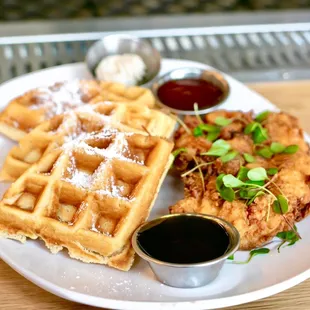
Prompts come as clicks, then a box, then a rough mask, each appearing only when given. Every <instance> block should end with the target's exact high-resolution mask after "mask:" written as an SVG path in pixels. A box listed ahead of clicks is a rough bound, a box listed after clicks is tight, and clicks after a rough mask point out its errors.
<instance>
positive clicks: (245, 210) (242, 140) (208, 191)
mask: <svg viewBox="0 0 310 310" xmlns="http://www.w3.org/2000/svg"><path fill="white" fill-rule="evenodd" d="M219 116H222V117H226V118H231V119H233V122H232V123H231V124H230V125H228V126H225V127H223V128H221V133H220V138H222V139H225V140H226V141H227V142H228V143H229V144H230V145H231V149H233V150H236V151H237V152H238V153H239V154H238V155H237V156H236V157H235V158H234V159H232V160H230V161H228V162H226V163H223V162H222V161H221V159H219V158H216V157H212V156H211V157H210V156H200V155H199V154H200V153H202V152H205V151H207V150H208V149H209V148H210V147H211V143H210V144H209V143H205V141H203V140H202V139H205V138H202V137H199V138H195V137H193V136H192V135H189V134H188V133H186V132H183V133H182V132H181V135H179V138H180V137H181V136H182V138H180V140H179V141H182V146H183V147H190V149H191V151H193V152H194V154H195V156H196V158H197V161H198V162H199V163H201V162H208V163H209V164H208V166H206V167H203V168H202V171H203V176H204V183H205V188H204V189H203V188H202V181H201V176H200V174H199V173H198V172H194V173H191V174H189V175H187V176H186V177H185V178H183V182H184V192H185V198H184V199H183V200H181V201H179V202H177V203H176V204H175V205H174V206H172V207H170V212H171V213H175V212H178V213H179V212H182V213H187V212H196V213H205V214H211V215H215V216H219V217H221V218H223V219H225V220H227V221H229V222H231V223H232V224H233V225H234V226H235V227H236V228H237V229H238V231H239V233H240V236H241V247H240V248H241V249H244V250H249V249H253V248H255V247H260V246H263V245H264V244H265V243H266V242H268V241H269V240H271V239H272V238H273V237H275V236H276V234H277V233H278V232H281V231H286V230H291V229H292V227H293V225H294V223H295V222H296V221H300V220H302V219H303V218H304V217H305V216H307V215H308V214H310V151H309V146H308V144H307V143H306V142H305V141H304V137H303V132H302V130H301V129H300V127H299V123H298V121H297V119H296V118H295V117H293V116H290V115H288V114H286V113H270V114H269V115H268V117H267V119H266V120H264V121H263V122H262V125H263V127H264V128H266V129H267V132H268V136H269V139H268V140H266V141H265V142H263V143H262V144H265V145H266V146H269V145H270V144H271V143H272V142H279V143H282V144H283V145H285V146H288V145H293V144H297V145H298V146H299V149H298V151H297V152H296V153H295V154H284V153H282V154H274V155H273V156H272V158H270V159H269V158H264V157H261V156H258V155H256V154H255V149H256V147H257V146H255V145H254V143H253V140H252V136H251V135H245V134H244V128H245V126H246V125H247V124H249V123H251V122H253V121H254V119H253V116H252V114H251V113H242V112H227V111H216V112H212V113H209V114H208V115H207V116H206V118H205V120H206V122H207V123H209V124H214V122H215V119H216V118H217V117H219ZM186 121H187V122H189V123H190V127H191V128H195V126H197V125H198V124H199V121H198V122H197V118H196V121H194V120H193V119H192V117H189V118H187V120H186ZM189 137H191V138H189ZM179 141H178V140H176V143H179ZM244 153H248V154H251V155H253V156H254V157H255V162H253V163H246V162H245V160H244V157H243V154H244ZM182 156H184V155H182ZM183 159H184V163H183V164H184V167H185V166H186V160H187V164H188V165H187V166H186V168H188V167H192V166H191V165H193V163H192V160H193V159H192V158H191V157H190V156H189V157H184V158H183ZM210 162H212V163H210ZM194 165H196V164H195V163H194ZM240 166H246V167H247V168H249V169H251V168H254V167H263V168H265V169H268V168H277V169H278V173H277V174H276V175H275V176H274V177H272V182H269V184H268V189H269V190H270V191H271V192H272V193H273V195H275V196H276V195H279V194H281V195H284V196H285V197H286V198H287V200H288V205H289V208H288V212H287V213H285V214H284V215H281V214H277V213H275V212H274V211H273V208H272V204H273V201H274V200H275V197H274V196H273V195H271V194H268V193H265V194H264V195H262V196H258V197H256V198H255V199H254V201H253V202H252V203H251V204H250V205H247V204H246V200H242V199H240V198H237V199H235V200H234V201H232V202H228V201H225V200H223V199H222V198H221V196H220V194H219V193H218V191H217V189H216V185H215V181H216V177H217V176H218V175H219V174H221V173H225V174H232V175H235V176H236V175H237V173H238V171H239V169H240Z"/></svg>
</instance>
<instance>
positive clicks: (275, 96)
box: [0, 81, 310, 310]
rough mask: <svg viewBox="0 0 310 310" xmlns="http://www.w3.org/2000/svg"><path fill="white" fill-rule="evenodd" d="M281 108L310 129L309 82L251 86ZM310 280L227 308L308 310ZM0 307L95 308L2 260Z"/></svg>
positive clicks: (309, 130) (0, 268) (309, 306)
mask: <svg viewBox="0 0 310 310" xmlns="http://www.w3.org/2000/svg"><path fill="white" fill-rule="evenodd" d="M249 86H250V87H251V88H252V89H254V90H256V91H257V92H259V93H261V94H262V95H263V96H265V97H266V98H268V99H269V100H270V101H271V102H273V103H274V104H276V105H277V106H278V107H279V108H281V109H282V110H284V111H287V112H289V113H291V114H293V115H295V116H297V117H298V118H299V119H300V122H301V124H302V126H303V128H304V129H305V130H306V131H308V132H310V122H309V120H308V117H309V116H310V108H309V107H308V105H309V104H310V81H296V82H281V83H268V84H267V83H259V84H251V85H249ZM309 291H310V279H309V280H308V281H305V282H304V283H302V284H300V285H298V286H296V287H294V288H291V289H289V290H287V291H285V292H282V293H280V294H277V295H275V296H272V297H269V298H266V299H263V300H260V301H257V302H253V303H249V304H246V305H241V306H235V307H230V308H227V309H226V310H254V309H260V310H265V309H266V310H269V309H277V310H291V309H294V310H308V309H309V308H310V294H309ZM0 309H5V310H10V309H14V310H15V309H19V310H22V309H27V310H30V309H51V310H53V309H63V310H69V309H72V310H82V309H83V310H85V309H89V310H95V309H96V308H93V307H87V306H83V305H79V304H75V303H73V302H69V301H66V300H64V299H61V298H59V297H56V296H54V295H52V294H50V293H48V292H46V291H44V290H42V289H41V288H39V287H37V286H35V285H34V284H32V283H31V282H29V281H28V280H26V279H24V278H23V277H22V276H20V275H19V274H17V273H16V272H15V271H14V270H13V269H11V268H10V267H9V266H7V265H6V264H5V263H4V262H3V261H1V260H0Z"/></svg>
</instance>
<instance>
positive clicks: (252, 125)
mask: <svg viewBox="0 0 310 310" xmlns="http://www.w3.org/2000/svg"><path fill="white" fill-rule="evenodd" d="M257 126H259V123H257V122H252V123H250V124H248V125H247V126H246V127H245V129H244V133H245V134H246V135H248V134H250V133H252V132H253V131H254V130H255V129H256V128H257Z"/></svg>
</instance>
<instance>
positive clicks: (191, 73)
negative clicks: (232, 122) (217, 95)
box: [152, 67, 230, 115]
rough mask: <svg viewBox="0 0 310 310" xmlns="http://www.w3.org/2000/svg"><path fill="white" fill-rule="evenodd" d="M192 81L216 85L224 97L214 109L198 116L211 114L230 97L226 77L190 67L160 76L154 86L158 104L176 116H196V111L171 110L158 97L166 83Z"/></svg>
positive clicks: (153, 89)
mask: <svg viewBox="0 0 310 310" xmlns="http://www.w3.org/2000/svg"><path fill="white" fill-rule="evenodd" d="M188 78H189V79H190V78H196V79H203V80H206V81H209V82H211V83H213V84H214V85H216V86H218V87H219V88H220V89H221V90H222V91H223V96H222V98H221V99H220V100H219V102H218V103H217V104H216V105H214V106H213V107H210V108H207V109H203V110H199V111H198V114H206V113H208V112H211V111H213V110H215V109H217V108H218V106H219V105H221V104H223V103H224V102H225V101H226V99H227V97H228V96H229V92H230V91H229V84H228V82H227V81H226V79H225V78H224V76H223V75H222V74H221V73H220V72H217V71H211V70H205V69H200V68H193V67H188V68H180V69H175V70H172V71H170V72H168V73H166V74H164V75H163V76H160V77H159V78H157V79H156V80H155V82H154V83H153V85H152V91H153V94H154V96H155V98H156V99H157V103H158V104H159V105H160V106H162V107H164V108H166V109H169V110H170V111H171V112H173V113H176V114H181V115H195V114H196V113H195V111H194V110H193V111H188V110H178V109H173V108H170V107H169V106H167V105H165V104H164V103H162V102H161V101H160V100H159V98H158V95H157V91H158V89H159V87H160V86H161V85H163V84H164V83H166V82H168V81H171V80H181V79H188Z"/></svg>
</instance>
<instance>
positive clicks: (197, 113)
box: [194, 102, 203, 124]
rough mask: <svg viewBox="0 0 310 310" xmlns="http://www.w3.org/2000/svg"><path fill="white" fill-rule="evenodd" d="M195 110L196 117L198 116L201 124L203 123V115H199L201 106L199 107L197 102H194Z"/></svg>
mask: <svg viewBox="0 0 310 310" xmlns="http://www.w3.org/2000/svg"><path fill="white" fill-rule="evenodd" d="M194 111H195V115H196V117H197V119H198V121H199V123H200V124H203V121H202V119H201V117H200V115H199V108H198V104H197V102H195V103H194Z"/></svg>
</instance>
